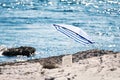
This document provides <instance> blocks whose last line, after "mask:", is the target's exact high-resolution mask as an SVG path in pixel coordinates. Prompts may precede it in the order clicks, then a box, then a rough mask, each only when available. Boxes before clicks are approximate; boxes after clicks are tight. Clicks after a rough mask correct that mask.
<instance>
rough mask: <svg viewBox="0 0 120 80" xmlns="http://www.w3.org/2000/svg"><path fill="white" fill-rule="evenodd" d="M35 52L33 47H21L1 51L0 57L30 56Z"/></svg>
mask: <svg viewBox="0 0 120 80" xmlns="http://www.w3.org/2000/svg"><path fill="white" fill-rule="evenodd" d="M35 51H36V49H35V48H33V47H27V46H21V47H18V48H9V49H7V50H5V51H3V53H2V55H4V56H17V55H23V56H31V55H33V54H34V53H35Z"/></svg>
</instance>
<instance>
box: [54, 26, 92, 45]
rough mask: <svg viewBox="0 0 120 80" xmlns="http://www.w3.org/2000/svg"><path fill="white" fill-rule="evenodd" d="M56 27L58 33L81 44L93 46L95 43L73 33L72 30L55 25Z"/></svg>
mask: <svg viewBox="0 0 120 80" xmlns="http://www.w3.org/2000/svg"><path fill="white" fill-rule="evenodd" d="M54 26H55V28H56V29H57V30H58V31H60V32H62V33H64V34H65V35H67V36H68V37H70V38H73V39H75V40H76V41H77V42H79V41H81V42H83V43H86V44H89V43H91V44H92V43H93V42H91V41H90V40H88V39H86V38H84V37H83V36H81V35H79V34H77V33H75V32H73V31H72V30H69V29H67V28H64V27H62V26H59V25H54ZM66 30H67V31H66ZM75 35H76V36H75ZM80 38H81V39H83V40H85V41H87V42H84V41H82V40H81V39H80Z"/></svg>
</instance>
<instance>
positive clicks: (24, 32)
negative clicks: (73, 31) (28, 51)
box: [0, 0, 120, 62]
mask: <svg viewBox="0 0 120 80" xmlns="http://www.w3.org/2000/svg"><path fill="white" fill-rule="evenodd" d="M53 24H68V25H73V26H76V27H79V28H81V29H83V30H84V31H85V32H86V33H87V34H88V35H89V36H90V37H91V38H92V39H93V40H94V41H95V44H93V45H82V44H80V43H77V42H75V41H74V40H72V39H70V38H68V37H67V36H65V35H64V34H62V33H60V32H58V31H57V30H56V29H55V28H54V26H53ZM0 46H2V47H3V46H4V47H7V48H11V47H20V46H31V47H35V48H36V53H35V55H34V56H32V57H29V58H27V57H24V58H23V57H22V60H27V59H36V58H44V57H50V56H58V55H62V54H74V53H76V52H78V51H84V50H89V49H96V48H97V49H104V50H113V51H120V0H0ZM19 59H21V57H5V56H0V62H6V61H17V60H19Z"/></svg>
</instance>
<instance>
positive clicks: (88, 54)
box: [0, 49, 120, 66]
mask: <svg viewBox="0 0 120 80" xmlns="http://www.w3.org/2000/svg"><path fill="white" fill-rule="evenodd" d="M118 53H120V52H114V51H110V50H98V49H91V50H86V51H80V52H77V53H74V54H71V55H72V60H73V63H74V62H78V61H79V60H83V59H87V58H92V57H100V56H103V55H109V54H114V55H116V54H118ZM66 55H70V54H66ZM63 56H65V55H59V56H52V57H47V58H40V59H31V60H26V61H16V62H2V63H0V66H4V65H14V64H16V63H24V62H30V63H33V62H40V63H41V65H43V64H44V63H51V64H59V65H60V64H61V63H62V57H63Z"/></svg>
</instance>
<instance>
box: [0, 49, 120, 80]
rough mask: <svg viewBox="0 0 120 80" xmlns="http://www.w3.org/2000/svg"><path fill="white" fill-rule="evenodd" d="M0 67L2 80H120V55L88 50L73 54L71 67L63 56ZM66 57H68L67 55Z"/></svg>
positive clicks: (4, 64) (111, 52)
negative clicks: (64, 62) (64, 61)
mask: <svg viewBox="0 0 120 80" xmlns="http://www.w3.org/2000/svg"><path fill="white" fill-rule="evenodd" d="M63 56H64V55H61V56H53V57H49V58H42V59H34V60H28V61H22V62H14V63H3V64H0V78H1V80H120V52H113V51H107V50H97V49H93V50H87V51H82V52H77V53H75V54H72V61H73V62H72V64H71V66H64V65H62V57H63ZM65 56H67V55H65Z"/></svg>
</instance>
